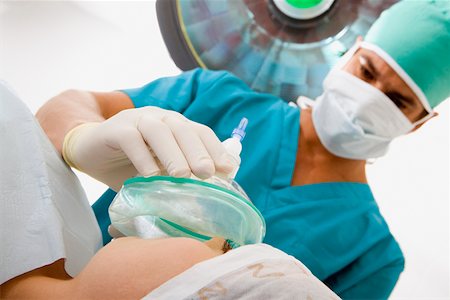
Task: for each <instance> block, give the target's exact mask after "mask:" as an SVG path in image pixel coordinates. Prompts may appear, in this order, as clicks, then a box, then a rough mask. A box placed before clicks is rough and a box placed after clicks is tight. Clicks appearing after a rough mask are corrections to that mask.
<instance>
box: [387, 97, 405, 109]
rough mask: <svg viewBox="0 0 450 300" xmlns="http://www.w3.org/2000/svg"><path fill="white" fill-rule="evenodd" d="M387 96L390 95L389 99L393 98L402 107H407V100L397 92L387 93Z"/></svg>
mask: <svg viewBox="0 0 450 300" xmlns="http://www.w3.org/2000/svg"><path fill="white" fill-rule="evenodd" d="M386 96H388V98H389V99H391V101H392V102H394V104H395V105H396V106H397V107H398V108H400V109H402V108H406V105H405V100H404V99H403V98H402V97H401V96H400V95H399V94H397V93H386Z"/></svg>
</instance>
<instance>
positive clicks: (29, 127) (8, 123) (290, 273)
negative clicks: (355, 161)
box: [0, 82, 338, 299]
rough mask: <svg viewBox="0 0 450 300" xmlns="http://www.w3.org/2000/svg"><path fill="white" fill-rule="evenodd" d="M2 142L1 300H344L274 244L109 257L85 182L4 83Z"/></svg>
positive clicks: (123, 243)
mask: <svg viewBox="0 0 450 300" xmlns="http://www.w3.org/2000/svg"><path fill="white" fill-rule="evenodd" d="M0 138H1V140H2V147H0V165H1V166H2V172H1V173H0V185H1V188H0V190H1V193H0V234H1V235H0V236H1V243H0V253H1V259H0V270H1V272H0V298H1V299H30V298H33V299H66V298H73V299H94V298H96V299H113V298H117V299H137V298H142V297H146V298H148V299H185V298H189V299H214V298H220V299H245V298H247V299H249V298H253V299H259V298H261V297H265V298H276V299H283V298H286V299H292V298H293V297H295V298H296V299H307V298H308V297H309V298H314V299H322V298H323V299H325V298H326V299H337V298H338V297H337V296H336V295H335V294H334V293H333V292H332V291H331V290H329V289H328V288H327V287H326V286H325V285H324V284H323V283H322V282H320V281H319V280H318V279H317V278H316V277H314V276H313V275H312V274H311V272H310V271H309V270H308V269H307V268H306V267H305V266H304V265H303V264H302V263H300V262H299V261H298V260H296V259H295V258H293V257H292V256H289V255H287V254H285V253H284V252H282V251H280V250H277V249H275V248H273V247H271V246H268V245H265V244H256V245H247V246H242V247H240V248H237V249H235V250H231V251H227V250H228V248H229V247H227V244H226V243H225V241H224V239H222V238H214V239H212V240H210V241H208V242H206V243H202V242H199V241H196V240H193V239H189V238H166V239H158V240H144V239H139V238H132V237H123V238H118V239H116V240H114V241H113V242H111V243H110V244H108V245H107V246H105V247H103V248H101V244H102V243H101V235H100V229H99V227H98V224H97V222H96V220H95V217H94V215H93V212H92V210H91V208H90V206H89V202H88V200H87V198H86V195H85V194H84V191H83V189H82V187H81V185H80V183H79V181H78V179H77V177H76V176H75V175H74V174H73V173H72V171H71V169H70V168H69V167H68V166H67V165H66V164H65V163H64V161H63V160H62V159H61V157H60V156H59V154H58V152H57V151H56V150H55V149H54V147H53V145H52V144H51V143H50V141H49V140H48V138H47V136H46V135H45V133H44V132H43V131H42V129H41V127H40V126H39V124H38V123H37V121H36V119H35V118H34V116H33V115H32V114H31V112H30V111H29V110H28V108H27V107H26V106H25V105H24V103H22V102H21V101H20V99H18V98H17V96H15V95H14V93H12V92H11V91H10V90H9V89H8V88H7V87H6V86H5V85H4V84H2V83H1V82H0ZM100 248H101V249H100ZM225 252H226V253H225Z"/></svg>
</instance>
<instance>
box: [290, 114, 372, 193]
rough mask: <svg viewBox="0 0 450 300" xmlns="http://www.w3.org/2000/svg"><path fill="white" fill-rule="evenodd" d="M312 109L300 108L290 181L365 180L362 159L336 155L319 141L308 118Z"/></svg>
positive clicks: (302, 182) (364, 163)
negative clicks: (297, 135) (296, 144)
mask: <svg viewBox="0 0 450 300" xmlns="http://www.w3.org/2000/svg"><path fill="white" fill-rule="evenodd" d="M311 113H312V110H311V109H310V108H306V109H302V110H301V114H300V133H299V139H298V148H297V156H296V162H295V168H294V173H293V176H292V182H291V184H292V185H304V184H313V183H320V182H360V183H367V178H366V173H365V165H366V161H365V160H353V159H346V158H342V157H338V156H336V155H334V154H332V153H330V152H329V151H328V150H327V149H326V148H325V147H324V146H323V145H322V143H321V142H320V140H319V137H318V136H317V132H316V130H315V128H314V125H313V122H312V114H311Z"/></svg>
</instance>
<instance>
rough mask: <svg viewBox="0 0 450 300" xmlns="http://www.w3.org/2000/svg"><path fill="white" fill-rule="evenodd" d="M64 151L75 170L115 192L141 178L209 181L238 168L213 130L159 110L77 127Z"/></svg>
mask: <svg viewBox="0 0 450 300" xmlns="http://www.w3.org/2000/svg"><path fill="white" fill-rule="evenodd" d="M62 152H63V157H64V159H65V160H66V162H67V163H68V164H69V165H70V166H72V167H74V168H76V169H78V170H80V171H82V172H85V173H87V174H88V175H90V176H92V177H94V178H96V179H97V180H100V181H101V182H103V183H105V184H107V185H108V186H109V187H111V188H112V189H113V190H115V191H118V190H119V189H120V187H121V186H122V184H123V181H124V180H126V179H128V178H130V177H133V176H135V175H136V174H137V173H139V174H140V175H142V176H145V177H148V176H154V175H158V174H161V173H163V174H165V173H167V174H169V175H171V176H176V177H190V175H191V172H192V173H193V174H194V175H195V176H197V177H200V178H208V177H210V176H212V175H213V174H215V172H220V173H224V174H227V173H229V172H231V171H232V170H233V168H234V166H233V162H232V160H231V159H230V156H229V154H228V153H227V152H226V150H225V148H224V147H223V146H222V144H221V143H220V141H219V139H218V138H217V136H216V135H215V134H214V132H213V131H212V130H211V129H210V128H209V127H207V126H205V125H202V124H199V123H196V122H193V121H190V120H188V119H187V118H186V117H184V116H183V115H181V114H179V113H177V112H174V111H169V110H164V109H161V108H158V107H143V108H136V109H127V110H124V111H121V112H119V113H118V114H116V115H114V116H113V117H111V118H110V119H108V120H105V121H104V122H101V123H85V124H82V125H80V126H78V127H75V128H74V129H72V130H71V131H70V132H69V133H67V135H66V136H65V138H64V144H63V151H62ZM155 158H156V159H155Z"/></svg>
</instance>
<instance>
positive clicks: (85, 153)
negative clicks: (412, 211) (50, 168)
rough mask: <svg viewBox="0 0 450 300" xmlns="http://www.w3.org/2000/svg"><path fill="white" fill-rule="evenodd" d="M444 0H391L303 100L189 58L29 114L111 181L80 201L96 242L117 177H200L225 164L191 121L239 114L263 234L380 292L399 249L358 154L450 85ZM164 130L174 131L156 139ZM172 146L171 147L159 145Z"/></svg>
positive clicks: (349, 282)
mask: <svg viewBox="0 0 450 300" xmlns="http://www.w3.org/2000/svg"><path fill="white" fill-rule="evenodd" d="M449 11H450V2H448V1H401V2H399V3H398V4H396V5H394V6H392V7H391V8H390V9H389V10H387V11H386V12H384V13H383V14H382V15H381V16H380V18H379V20H377V22H375V23H374V25H373V26H372V28H371V29H370V30H369V32H368V34H367V36H366V38H365V41H363V42H362V41H359V42H357V43H356V44H355V46H354V47H353V48H352V49H350V50H349V51H348V53H347V54H346V55H344V57H342V59H341V60H340V61H339V63H338V64H337V65H336V66H335V67H334V68H333V69H332V70H331V71H330V73H329V74H328V76H327V77H326V79H325V80H324V83H323V87H324V92H323V94H322V95H321V96H319V97H318V98H317V99H315V101H314V105H313V106H312V107H307V108H302V109H300V108H298V107H293V106H291V105H288V104H287V103H285V102H284V101H282V100H281V99H279V98H277V97H274V96H271V95H268V94H261V93H257V92H254V91H252V90H251V89H250V88H249V87H248V86H246V85H245V83H243V82H242V81H241V80H239V79H238V78H236V77H234V76H233V75H231V74H229V73H227V72H220V71H219V72H214V71H207V70H200V69H197V70H193V71H190V72H186V73H183V74H181V75H179V76H176V77H170V78H162V79H159V80H156V81H153V82H150V83H149V84H147V85H145V86H143V87H140V88H136V89H128V90H122V91H115V92H111V93H90V92H83V91H68V92H64V93H62V94H60V95H59V96H56V97H55V98H53V99H51V100H50V101H49V102H48V103H47V104H46V105H44V106H43V107H42V108H41V109H40V111H39V112H38V114H37V117H38V119H39V120H40V122H41V124H42V126H43V128H44V129H45V131H46V133H47V134H48V135H49V137H50V139H51V140H52V142H53V143H54V145H55V146H56V148H57V149H58V150H60V151H61V152H62V154H63V156H64V158H65V160H66V162H67V163H68V164H69V165H71V166H73V167H75V168H78V169H79V170H81V171H83V172H85V173H87V174H90V175H91V176H93V177H95V178H97V179H99V180H101V181H103V182H104V183H106V184H108V185H109V186H110V187H111V188H112V189H110V190H108V191H107V192H106V193H105V194H104V195H103V196H102V197H101V198H100V199H99V200H98V201H97V202H96V203H95V204H94V206H93V207H94V210H95V213H96V217H97V220H98V221H99V223H100V226H101V228H102V231H103V241H104V243H106V242H108V240H109V239H110V238H109V237H108V234H107V228H108V226H109V220H108V216H107V208H108V206H109V204H110V203H111V200H112V198H113V197H114V195H115V192H114V191H117V189H118V188H119V187H120V185H121V183H122V182H123V180H124V179H126V178H128V177H130V176H134V175H136V173H139V174H141V175H144V176H151V175H155V174H158V173H159V171H160V169H161V168H162V169H167V171H168V173H169V175H172V176H189V175H190V173H191V172H193V173H194V174H197V175H199V176H203V177H208V176H210V175H212V174H213V173H215V172H216V171H217V172H221V171H223V169H227V170H228V168H229V167H230V166H229V162H228V160H227V156H226V155H225V154H223V152H222V150H217V149H220V147H218V146H217V145H216V146H214V147H213V148H214V149H215V150H214V149H210V147H211V146H210V144H209V143H208V142H206V143H204V144H205V145H204V147H200V148H196V150H195V151H192V148H189V147H188V145H189V144H190V143H191V142H192V143H195V141H198V140H197V139H198V138H200V140H205V139H204V138H202V137H201V136H199V135H198V134H193V132H197V133H198V132H202V133H205V132H209V131H208V129H207V128H206V127H201V129H199V127H198V126H197V125H196V126H194V127H192V124H191V122H193V121H195V122H198V123H202V124H204V125H206V126H208V127H209V128H211V129H212V130H213V131H214V133H215V134H216V135H217V136H218V138H219V139H220V140H224V139H226V138H227V137H228V134H229V132H230V131H231V130H232V129H233V127H234V126H235V124H237V123H238V122H239V120H240V119H241V118H242V117H247V118H248V120H249V123H248V127H247V136H246V138H245V140H244V141H243V151H242V153H241V158H242V163H241V167H240V171H239V173H238V175H237V178H236V180H237V181H238V182H239V183H240V185H241V186H242V187H243V188H244V189H245V191H246V192H247V194H248V195H249V197H250V198H251V199H252V201H253V203H254V204H255V205H256V206H257V207H258V208H259V210H260V211H261V212H262V214H263V215H264V217H265V219H266V224H267V233H266V238H265V242H266V243H268V244H271V245H273V246H275V247H277V248H279V249H281V250H283V251H285V252H287V253H288V254H291V255H293V256H295V257H296V258H297V259H299V260H300V261H302V262H303V263H304V264H305V265H306V266H307V267H308V268H309V269H310V270H311V271H312V272H313V274H315V275H316V276H317V277H318V278H319V279H321V280H322V281H323V282H325V284H326V285H328V286H329V287H330V288H331V289H332V290H333V291H334V292H336V293H337V294H338V295H339V296H340V297H342V298H344V299H385V298H387V297H388V296H389V294H390V293H391V291H392V289H393V288H394V286H395V283H396V282H397V280H398V278H399V275H400V273H401V272H402V270H403V268H404V257H403V254H402V252H401V249H400V247H399V245H398V244H397V242H396V241H395V239H394V237H393V236H392V234H391V232H390V231H389V227H388V225H387V224H386V222H385V220H384V218H383V216H382V215H381V213H380V211H379V208H378V206H377V204H376V201H375V199H374V197H373V194H372V192H371V190H370V187H369V185H368V182H367V178H366V175H365V166H366V161H367V160H368V159H372V158H377V157H381V156H383V155H384V154H386V152H387V151H388V147H389V144H390V142H391V141H392V140H393V139H395V138H396V137H399V136H402V135H405V134H408V133H411V132H413V131H415V130H416V129H417V128H419V127H420V126H421V125H422V124H424V123H425V122H427V121H429V120H430V119H431V118H432V117H434V116H436V113H435V112H434V110H433V108H434V107H436V106H437V105H438V104H439V103H441V102H442V101H444V100H445V99H446V98H447V97H449V96H450V84H449V81H450V56H449V55H448V49H450V12H449ZM411 24H414V26H411ZM168 110H170V111H176V112H178V113H180V114H175V113H174V112H168ZM61 112H63V113H61ZM181 114H182V115H181ZM183 124H184V125H183ZM169 131H170V132H172V133H173V139H174V140H172V139H169V141H166V140H165V139H162V138H158V136H160V134H161V133H164V132H166V133H167V132H169ZM206 144H207V145H206ZM173 147H175V149H177V155H178V159H176V160H174V159H167V158H164V154H163V153H164V152H165V151H173V150H171V149H174V148H173ZM144 149H145V151H143V150H144ZM218 153H219V154H218ZM199 158H201V159H199Z"/></svg>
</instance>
